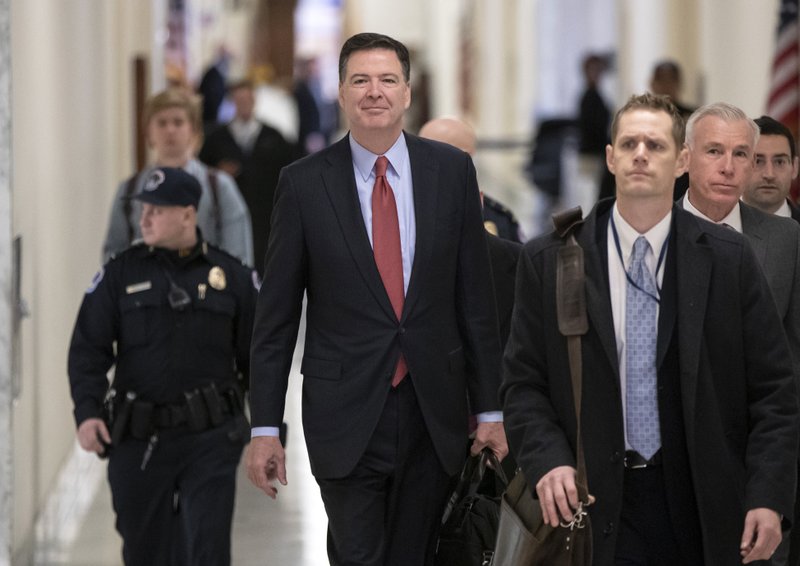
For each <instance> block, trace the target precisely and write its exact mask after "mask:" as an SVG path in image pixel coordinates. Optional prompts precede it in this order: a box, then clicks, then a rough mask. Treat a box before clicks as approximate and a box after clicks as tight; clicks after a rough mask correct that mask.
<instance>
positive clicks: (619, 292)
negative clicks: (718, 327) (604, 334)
mask: <svg viewBox="0 0 800 566" xmlns="http://www.w3.org/2000/svg"><path fill="white" fill-rule="evenodd" d="M611 214H612V219H613V222H614V227H616V229H617V235H618V236H619V250H618V249H617V244H616V240H615V238H614V232H613V229H612V224H611V221H609V223H608V236H607V238H608V258H607V259H608V289H609V293H610V296H611V314H612V316H613V317H614V337H615V338H616V341H617V360H618V361H619V381H620V383H619V385H620V391H621V392H622V416H623V419H625V418H626V406H625V403H626V391H627V389H626V385H627V374H626V370H627V367H626V362H625V356H626V349H625V301H626V299H627V295H628V284H627V276H626V273H627V271H628V267H629V265H630V262H631V256H632V255H633V243H634V242H635V241H636V239H637V238H638V237H639V236H644V237H645V238H647V242H648V243H649V244H650V249H649V250H648V251H647V254H646V255H645V258H644V261H645V265H647V269H649V270H650V273H652V274H655V281H656V286H657V287H658V289H659V291H660V290H661V285H662V283H663V282H664V265H665V263H666V255H667V246H668V244H669V242H668V241H667V240H668V238H669V232H670V227H671V224H672V211H670V212H669V213H667V215H666V216H665V217H664V218H662V219H661V220H660V221H659V222H658V224H656V225H655V226H653V227H652V228H651V229H650V230H648V231H647V232H645V233H644V234H639V232H637V231H636V229H634V228H633V227H632V226H631V225H630V224H628V223H627V222H626V221H625V219H624V218H622V216H621V215H620V213H619V210H617V205H616V204H614V208H613V209H612V212H611ZM620 252H621V254H622V257H621V258H620ZM659 257H663V258H664V259H662V261H661V262H660V263H659V261H658V258H659ZM656 268H658V271H656ZM659 312H660V309H659V308H658V307H657V308H656V317H658V314H659ZM625 428H626V429H627V427H625ZM625 448H626V449H627V450H630V449H631V447H630V445H629V444H628V433H627V431H626V432H625Z"/></svg>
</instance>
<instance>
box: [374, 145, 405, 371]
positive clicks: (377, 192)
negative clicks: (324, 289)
mask: <svg viewBox="0 0 800 566" xmlns="http://www.w3.org/2000/svg"><path fill="white" fill-rule="evenodd" d="M388 165H389V160H388V159H386V157H385V156H383V155H381V156H380V157H378V159H377V160H376V161H375V185H374V186H373V187H372V251H373V252H374V254H375V264H376V265H377V266H378V272H380V274H381V280H382V281H383V286H384V287H385V288H386V293H387V294H388V295H389V300H390V301H391V302H392V308H393V309H394V314H395V315H396V316H397V320H398V321H399V320H400V317H401V316H402V314H403V301H404V300H405V292H404V291H403V253H402V252H401V250H400V224H399V222H398V220H397V204H395V201H394V192H393V191H392V187H391V186H389V181H387V180H386V167H387V166H388ZM406 373H408V368H407V367H406V359H405V358H404V357H403V354H402V353H401V354H400V358H399V359H398V360H397V367H396V368H395V370H394V375H393V376H392V387H397V385H398V384H399V383H400V382H401V381H403V378H404V377H405V376H406Z"/></svg>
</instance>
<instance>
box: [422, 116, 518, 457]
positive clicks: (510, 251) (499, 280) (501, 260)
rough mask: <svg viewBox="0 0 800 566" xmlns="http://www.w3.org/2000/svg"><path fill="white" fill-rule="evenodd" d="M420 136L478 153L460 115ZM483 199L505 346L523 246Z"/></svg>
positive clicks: (428, 125)
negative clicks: (501, 230) (490, 216)
mask: <svg viewBox="0 0 800 566" xmlns="http://www.w3.org/2000/svg"><path fill="white" fill-rule="evenodd" d="M419 136H420V137H421V138H425V139H429V140H434V141H439V142H442V143H447V144H450V145H452V146H453V147H457V148H458V149H460V150H461V151H463V152H465V153H468V154H469V155H470V156H474V155H475V151H476V148H477V136H476V135H475V130H474V129H473V128H472V126H470V125H469V124H468V123H467V122H465V121H464V120H461V119H459V118H434V119H433V120H428V121H427V122H425V124H423V125H422V127H421V128H420V129H419ZM481 202H482V203H483V207H484V208H483V211H484V214H483V220H484V227H486V231H487V238H486V243H487V245H488V246H489V259H490V261H491V265H492V278H493V280H494V297H495V303H496V305H497V319H498V323H499V325H500V344H501V346H503V347H505V344H506V341H507V340H508V334H509V330H510V328H511V312H512V310H513V309H514V280H515V278H516V274H517V258H519V252H520V250H521V249H522V245H521V244H520V243H519V240H511V239H508V238H504V237H502V236H500V235H499V234H496V233H493V232H492V231H491V230H489V227H488V226H487V221H486V196H485V195H484V194H483V192H481ZM495 202H497V201H495ZM497 204H500V203H497ZM500 206H502V205H500ZM517 228H519V227H518V226H517ZM512 472H513V469H512Z"/></svg>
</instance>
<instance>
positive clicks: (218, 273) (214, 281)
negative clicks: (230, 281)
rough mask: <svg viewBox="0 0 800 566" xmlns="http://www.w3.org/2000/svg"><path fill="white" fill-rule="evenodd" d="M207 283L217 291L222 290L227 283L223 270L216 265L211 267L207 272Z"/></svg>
mask: <svg viewBox="0 0 800 566" xmlns="http://www.w3.org/2000/svg"><path fill="white" fill-rule="evenodd" d="M208 284H209V285H211V287H212V288H214V289H216V290H217V291H222V290H223V289H224V288H225V286H226V285H227V283H226V282H225V272H224V271H223V270H222V268H221V267H220V266H218V265H215V266H214V267H212V268H211V271H209V272H208Z"/></svg>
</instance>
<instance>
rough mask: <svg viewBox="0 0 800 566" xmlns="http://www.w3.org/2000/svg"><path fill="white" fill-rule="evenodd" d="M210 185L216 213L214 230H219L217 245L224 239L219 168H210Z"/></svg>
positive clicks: (214, 212)
mask: <svg viewBox="0 0 800 566" xmlns="http://www.w3.org/2000/svg"><path fill="white" fill-rule="evenodd" d="M208 186H209V187H210V188H211V201H212V206H213V208H212V210H213V214H214V230H215V231H216V232H217V245H219V244H220V243H221V241H222V211H221V210H220V208H219V177H218V176H217V170H216V169H214V168H212V167H209V168H208Z"/></svg>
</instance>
